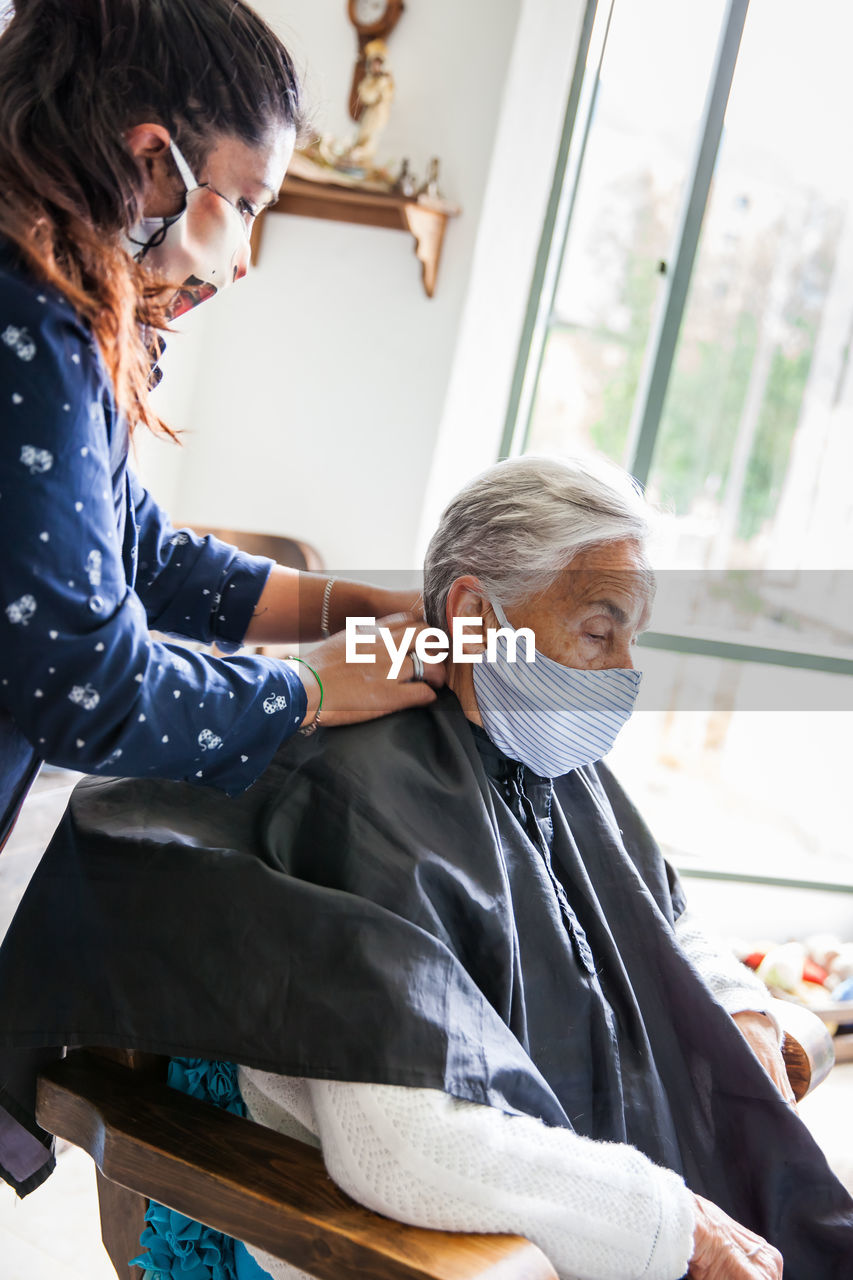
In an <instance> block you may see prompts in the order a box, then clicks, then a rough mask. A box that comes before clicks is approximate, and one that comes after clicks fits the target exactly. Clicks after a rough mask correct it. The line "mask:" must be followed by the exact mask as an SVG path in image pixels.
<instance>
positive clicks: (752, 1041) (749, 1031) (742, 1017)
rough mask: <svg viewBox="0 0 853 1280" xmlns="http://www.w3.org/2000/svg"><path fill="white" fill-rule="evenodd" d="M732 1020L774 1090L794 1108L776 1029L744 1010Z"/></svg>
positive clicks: (792, 1091)
mask: <svg viewBox="0 0 853 1280" xmlns="http://www.w3.org/2000/svg"><path fill="white" fill-rule="evenodd" d="M734 1020H735V1022H736V1023H737V1025H738V1029H739V1030H740V1033H741V1035H742V1036H743V1038H744V1039H745V1040H746V1042H747V1044H748V1045H749V1047H750V1049H751V1050H752V1052H753V1053H754V1054H755V1056H756V1058H757V1059H758V1061H759V1062H760V1063H761V1065H762V1067H763V1068H764V1070H765V1071H766V1072H767V1074H768V1075H769V1077H770V1079H771V1080H772V1081H773V1083H774V1084H775V1086H776V1088H777V1089H778V1090H779V1092H780V1093H781V1095H782V1097H783V1098H784V1099H785V1101H786V1102H788V1103H790V1104H791V1106H792V1107H795V1106H796V1098H795V1097H794V1090H793V1089H792V1088H791V1082H790V1080H789V1079H788V1071H787V1068H786V1066H785V1059H784V1058H783V1057H782V1050H781V1049H780V1048H779V1038H778V1036H777V1034H776V1028H775V1026H774V1025H773V1023H772V1022H771V1021H770V1019H769V1018H767V1017H765V1015H764V1014H762V1013H753V1012H752V1011H750V1010H745V1011H744V1012H743V1013H736V1014H734Z"/></svg>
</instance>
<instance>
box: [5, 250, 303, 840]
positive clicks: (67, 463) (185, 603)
mask: <svg viewBox="0 0 853 1280" xmlns="http://www.w3.org/2000/svg"><path fill="white" fill-rule="evenodd" d="M0 423H2V429H0V547H2V556H0V841H2V835H3V825H2V819H3V815H4V814H5V815H6V818H7V821H8V820H9V819H10V818H11V815H12V813H13V812H14V810H15V808H16V807H17V805H18V804H19V803H20V800H21V799H22V797H23V794H24V793H25V791H26V788H27V786H28V784H29V781H30V780H31V778H32V776H33V775H34V772H35V770H36V769H37V767H38V763H39V759H40V758H44V759H47V760H50V761H52V762H53V763H55V764H60V765H65V766H67V767H70V768H74V769H80V770H83V771H86V772H89V773H101V774H122V775H125V776H131V777H134V776H159V777H166V778H180V779H185V780H188V781H190V782H197V783H200V784H209V785H213V786H217V787H221V788H223V789H224V790H225V791H228V792H232V793H235V792H238V791H241V790H243V789H244V788H245V787H247V786H248V785H249V784H250V783H252V782H253V781H254V779H255V778H256V777H258V775H259V774H260V773H261V772H262V771H263V769H264V767H265V766H266V764H267V762H268V761H269V759H270V758H271V757H272V755H273V754H274V753H275V751H276V749H277V748H278V746H279V745H280V744H281V742H282V741H283V740H284V739H285V738H287V737H288V736H289V735H290V734H292V733H293V732H294V730H295V729H296V728H297V727H298V726H299V724H300V723H301V722H302V720H303V718H304V716H305V711H306V697H305V691H304V689H303V686H302V683H301V681H300V680H299V678H298V676H297V675H296V674H295V672H294V670H293V669H292V668H291V667H289V666H286V665H285V664H284V663H281V662H278V661H276V660H275V659H272V658H264V657H232V656H230V654H231V653H233V651H234V650H235V649H237V648H238V647H239V645H240V643H241V641H242V640H243V637H244V635H245V633H246V629H247V628H248V625H249V622H250V620H251V618H252V614H253V611H254V609H255V607H256V605H257V602H258V599H259V597H260V595H261V592H262V590H263V588H264V584H265V582H266V579H267V577H268V575H269V572H270V568H271V565H272V561H270V560H265V559H262V558H260V557H257V556H249V555H245V554H243V553H241V552H239V551H237V550H235V548H233V547H230V546H227V545H226V544H225V543H223V542H220V541H218V540H217V539H216V538H212V537H206V538H201V537H198V536H197V535H196V534H194V533H192V532H190V531H189V530H185V529H181V530H175V529H174V528H173V527H172V526H171V524H170V523H169V521H168V519H167V518H166V516H165V515H164V513H163V512H162V511H161V510H160V509H159V508H158V506H157V504H156V503H155V502H154V501H153V499H152V498H151V496H150V495H149V494H148V493H147V492H146V490H145V489H144V488H143V487H142V485H141V484H140V483H139V481H138V480H137V479H136V477H135V476H134V475H133V474H132V472H131V471H130V470H129V469H128V466H127V452H128V431H127V423H126V420H125V418H124V415H122V414H121V413H119V412H118V411H117V409H116V405H115V399H114V396H113V389H112V385H111V382H110V379H109V376H108V375H107V372H106V369H105V367H104V365H103V362H102V360H101V356H100V353H99V351H98V348H97V345H96V343H95V342H94V340H93V337H92V334H91V332H90V330H89V329H88V327H87V326H86V325H85V323H83V322H82V321H81V320H80V318H79V317H78V316H77V315H76V314H75V312H74V311H73V309H72V308H71V307H70V306H69V305H68V304H67V303H66V302H65V301H64V300H63V299H62V298H61V297H60V296H59V295H58V294H57V293H56V292H54V291H52V290H51V289H49V288H48V287H46V286H42V285H41V284H39V283H38V282H37V281H35V280H34V279H33V278H32V277H31V276H29V275H28V274H27V273H26V271H25V270H24V269H23V268H22V267H21V266H19V265H18V264H17V261H16V257H15V255H14V252H13V251H12V249H11V248H10V247H9V246H8V245H7V244H4V243H3V242H0ZM149 629H154V630H156V631H160V632H164V633H167V634H170V635H179V636H185V637H187V638H189V639H192V640H200V641H204V642H208V643H209V642H212V641H215V642H216V644H217V645H218V646H219V647H220V648H221V649H224V650H225V651H226V652H228V653H229V656H228V657H224V658H220V657H213V656H211V655H209V654H205V653H196V652H193V651H192V650H190V649H188V648H186V647H185V646H181V645H179V644H171V643H166V642H162V641H159V640H157V639H154V638H152V637H151V636H150V635H149Z"/></svg>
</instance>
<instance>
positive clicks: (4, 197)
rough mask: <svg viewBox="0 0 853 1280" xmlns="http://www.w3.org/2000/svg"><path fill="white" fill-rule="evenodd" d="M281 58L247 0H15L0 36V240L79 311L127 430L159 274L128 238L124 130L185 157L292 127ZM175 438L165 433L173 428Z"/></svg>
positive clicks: (135, 212) (134, 414)
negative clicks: (167, 143)
mask: <svg viewBox="0 0 853 1280" xmlns="http://www.w3.org/2000/svg"><path fill="white" fill-rule="evenodd" d="M301 118H302V117H301V103H300V94H299V86H298V82H297V79H296V75H295V72H294V69H293V64H292V62H291V59H290V55H289V54H288V52H287V50H286V49H285V47H284V45H283V44H282V43H281V41H280V40H279V39H278V37H277V36H276V35H275V34H274V33H273V32H272V31H271V30H270V28H269V27H268V26H267V25H266V23H265V22H263V21H262V20H261V18H259V17H258V15H257V14H256V13H254V12H253V10H251V9H250V8H249V7H248V5H246V4H244V3H243V2H242V0H16V4H15V12H14V17H13V18H12V19H11V21H10V22H9V23H8V25H7V27H6V28H5V30H4V31H3V33H2V35H0V236H3V237H5V238H6V239H7V240H9V241H11V242H13V244H15V245H16V246H17V249H18V252H19V254H20V256H21V257H22V258H23V261H24V263H25V264H26V265H27V266H28V267H29V269H30V270H32V271H33V272H34V273H35V275H36V276H38V277H39V278H40V279H42V280H44V281H47V282H48V283H49V284H51V285H53V286H54V287H55V288H56V289H58V290H59V292H60V293H61V294H63V295H64V297H65V298H67V300H68V302H69V303H70V304H71V305H72V306H73V307H74V309H75V310H76V311H77V313H78V314H79V315H80V316H81V317H82V318H83V319H84V320H85V321H87V322H88V324H89V325H90V326H91V329H92V332H93V334H94V336H95V338H96V339H97V342H98V345H99V347H100V350H101V353H102V355H103V358H104V362H105V364H106V367H107V370H108V372H109V374H110V377H111V378H112V382H113V387H114V391H115V396H116V401H117V403H118V405H119V407H120V408H121V409H122V410H123V411H124V412H125V413H126V414H127V415H128V421H129V423H130V426H131V428H132V427H133V426H135V425H137V424H138V423H140V422H142V423H145V424H146V425H147V426H148V427H150V428H152V430H160V431H166V432H169V429H168V427H167V426H166V425H165V423H163V422H162V421H161V419H160V418H159V416H158V415H157V413H155V411H154V410H153V408H152V407H151V404H150V403H149V399H148V383H149V376H150V361H151V352H152V343H153V341H154V339H153V334H154V331H155V330H157V329H162V328H164V327H166V323H167V317H166V312H165V303H164V293H163V282H162V281H158V280H154V279H152V277H151V276H150V274H149V273H148V272H146V271H145V270H144V269H143V268H142V267H141V266H139V265H137V264H136V263H135V262H134V261H133V260H132V259H131V258H130V256H129V255H128V254H127V252H126V251H125V249H124V248H123V247H122V243H121V234H122V232H124V231H126V230H127V229H128V228H130V227H131V226H132V225H133V224H134V223H135V222H136V221H137V219H138V218H139V216H140V214H141V212H142V199H143V178H142V174H141V171H140V168H139V166H138V164H137V162H136V160H135V159H134V157H133V156H132V155H131V153H130V151H129V149H128V147H127V145H126V143H125V140H124V131H125V130H126V129H128V128H129V127H131V126H132V125H134V124H138V123H142V122H148V121H153V122H155V123H159V124H162V125H163V126H165V127H166V128H167V129H169V130H170V132H171V134H172V136H173V137H174V138H175V140H176V141H177V143H178V145H179V146H180V148H181V150H182V151H183V152H184V154H185V155H186V156H187V159H188V160H189V162H190V164H191V165H192V166H193V167H194V168H197V169H198V168H201V167H203V164H204V160H205V158H206V155H207V152H208V151H209V149H210V147H211V146H212V145H213V142H214V141H215V136H216V135H217V134H223V133H225V134H232V135H235V136H236V137H238V138H240V139H241V140H242V141H243V142H246V143H247V144H249V145H251V146H258V145H261V144H262V143H263V142H264V140H265V138H266V137H267V135H268V133H269V131H270V130H271V129H272V128H275V127H276V126H277V125H286V126H292V127H294V128H297V129H298V128H299V127H300V124H301ZM169 434H171V432H169Z"/></svg>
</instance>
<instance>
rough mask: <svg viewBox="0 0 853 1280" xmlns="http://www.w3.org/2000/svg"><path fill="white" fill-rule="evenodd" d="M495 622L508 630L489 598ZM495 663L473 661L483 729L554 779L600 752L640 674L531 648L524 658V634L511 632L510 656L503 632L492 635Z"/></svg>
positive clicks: (623, 716) (626, 710) (624, 716)
mask: <svg viewBox="0 0 853 1280" xmlns="http://www.w3.org/2000/svg"><path fill="white" fill-rule="evenodd" d="M492 608H493V609H494V611H495V615H496V617H497V619H498V621H499V622H500V624H501V628H506V630H508V631H512V630H513V628H512V627H511V626H510V624H509V622H508V621H507V617H506V614H505V613H504V611H503V609H502V608H501V606H500V605H499V604H498V603H497V602H496V601H492ZM495 646H496V656H495V661H494V662H487V661H486V660H485V655H484V656H483V661H482V662H479V663H475V664H474V667H473V676H474V693H475V694H476V697H477V705H478V707H479V709H480V715H481V716H482V718H483V727H484V728H485V730H486V733H488V735H489V737H490V738H491V739H492V742H494V744H495V746H497V747H500V749H501V751H503V752H504V754H505V755H507V756H509V757H510V759H511V760H520V761H521V763H522V764H526V765H527V767H528V768H529V769H532V770H533V772H534V773H538V774H539V775H540V776H541V777H544V778H558V777H561V776H562V775H563V774H564V773H568V772H569V770H570V769H576V768H578V766H579V765H582V764H592V763H593V762H594V761H596V760H600V759H601V758H602V756H604V755H606V754H607V752H608V751H609V750H610V748H611V747H612V746H613V743H614V742H615V741H616V737H617V735H618V733H619V730H620V729H621V728H622V726H623V725H624V724H625V723H626V722H627V720H628V719H629V718H630V715H631V712H632V711H633V710H634V703H635V702H636V700H637V693H638V691H639V688H640V681H641V679H642V675H641V673H640V672H639V671H631V670H626V669H625V668H623V667H611V668H610V670H608V671H583V670H580V669H578V668H576V667H566V666H564V665H563V663H562V662H555V661H554V660H553V658H547V657H546V656H545V654H544V653H540V651H539V650H538V649H536V650H535V651H534V657H533V661H532V662H526V661H525V655H526V651H527V649H526V639H525V637H524V636H523V635H522V636H520V637H518V642H517V645H516V661H514V662H511V661H509V659H508V657H507V649H508V642H507V637H506V636H504V635H503V634H501V632H498V634H497V636H496V637H495Z"/></svg>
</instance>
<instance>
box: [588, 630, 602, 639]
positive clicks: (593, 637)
mask: <svg viewBox="0 0 853 1280" xmlns="http://www.w3.org/2000/svg"><path fill="white" fill-rule="evenodd" d="M586 638H587V640H606V639H607V636H600V635H596V634H595V633H594V632H592V631H587V633H586Z"/></svg>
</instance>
